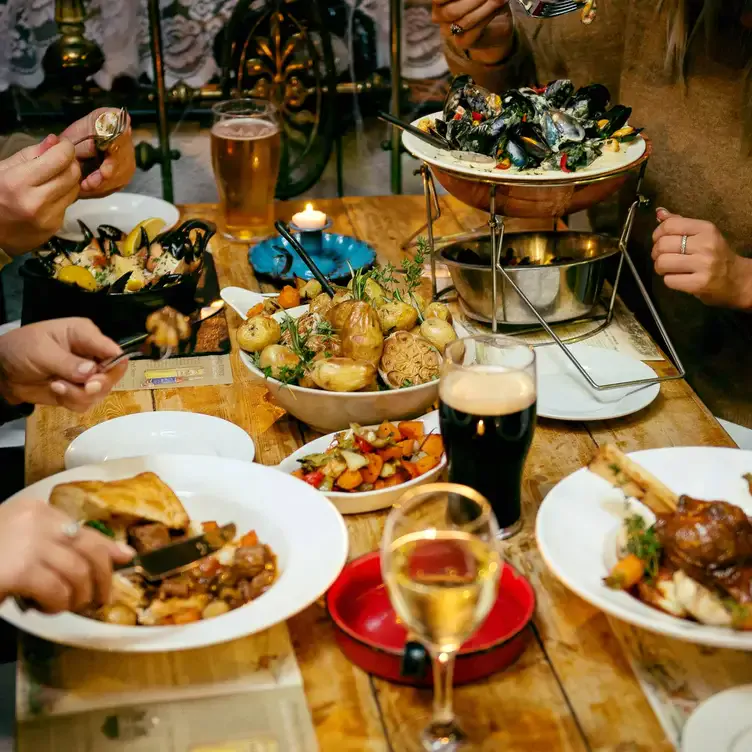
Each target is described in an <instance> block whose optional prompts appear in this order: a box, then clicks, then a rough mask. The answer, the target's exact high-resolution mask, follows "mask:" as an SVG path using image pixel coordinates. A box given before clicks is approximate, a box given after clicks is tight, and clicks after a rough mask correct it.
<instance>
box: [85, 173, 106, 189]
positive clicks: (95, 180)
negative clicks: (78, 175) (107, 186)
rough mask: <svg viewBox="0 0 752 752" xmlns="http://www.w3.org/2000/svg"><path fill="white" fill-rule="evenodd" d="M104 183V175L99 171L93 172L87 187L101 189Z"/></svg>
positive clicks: (87, 180)
mask: <svg viewBox="0 0 752 752" xmlns="http://www.w3.org/2000/svg"><path fill="white" fill-rule="evenodd" d="M103 181H104V178H103V177H102V173H101V172H100V171H99V170H97V171H96V172H92V173H91V175H89V177H87V178H86V185H87V186H88V187H89V188H99V186H100V185H102V182H103Z"/></svg>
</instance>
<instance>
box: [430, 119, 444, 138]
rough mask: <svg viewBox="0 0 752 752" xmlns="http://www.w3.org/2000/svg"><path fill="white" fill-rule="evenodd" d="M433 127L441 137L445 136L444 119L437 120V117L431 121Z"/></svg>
mask: <svg viewBox="0 0 752 752" xmlns="http://www.w3.org/2000/svg"><path fill="white" fill-rule="evenodd" d="M433 128H434V130H435V131H436V133H438V135H439V136H441V138H446V135H447V124H446V122H445V121H444V120H439V119H438V118H437V119H436V120H434V121H433Z"/></svg>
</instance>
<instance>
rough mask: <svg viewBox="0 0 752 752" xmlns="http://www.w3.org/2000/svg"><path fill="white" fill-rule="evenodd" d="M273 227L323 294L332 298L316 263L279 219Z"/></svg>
mask: <svg viewBox="0 0 752 752" xmlns="http://www.w3.org/2000/svg"><path fill="white" fill-rule="evenodd" d="M274 227H275V228H276V230H277V232H278V233H279V234H280V235H281V236H282V237H283V238H284V239H285V240H286V241H287V242H288V243H289V244H290V247H291V248H292V249H293V251H295V253H297V254H298V256H300V258H301V260H302V261H303V263H304V264H305V265H306V266H307V267H308V268H309V269H310V270H311V273H312V274H313V276H314V277H316V279H317V280H318V281H319V284H320V285H321V287H322V289H323V290H324V292H325V293H326V294H327V295H328V296H329V297H330V298H333V297H334V288H333V287H332V286H331V284H330V282H329V280H328V279H327V278H326V277H325V276H324V275H323V273H322V272H321V269H319V268H318V266H316V263H315V262H314V261H313V259H312V258H311V257H310V256H309V255H308V254H307V253H306V252H305V250H304V249H303V246H302V245H300V243H298V241H297V240H296V239H295V236H294V235H293V234H292V233H291V232H290V228H289V227H288V226H287V225H286V224H285V223H284V222H283V221H282V220H281V219H278V220H277V221H276V222H275V223H274Z"/></svg>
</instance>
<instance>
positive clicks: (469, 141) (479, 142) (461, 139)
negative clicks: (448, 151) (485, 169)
mask: <svg viewBox="0 0 752 752" xmlns="http://www.w3.org/2000/svg"><path fill="white" fill-rule="evenodd" d="M453 123H454V124H455V127H454V128H453V129H452V139H451V143H452V145H453V146H456V147H457V148H458V149H460V150H461V151H472V152H475V153H476V154H486V155H488V156H491V155H492V154H493V153H494V147H495V145H496V142H497V141H498V140H499V133H498V132H496V131H495V129H493V127H492V126H493V125H494V121H492V120H489V121H486V122H478V123H474V122H473V121H472V120H455V121H453ZM502 130H503V128H502Z"/></svg>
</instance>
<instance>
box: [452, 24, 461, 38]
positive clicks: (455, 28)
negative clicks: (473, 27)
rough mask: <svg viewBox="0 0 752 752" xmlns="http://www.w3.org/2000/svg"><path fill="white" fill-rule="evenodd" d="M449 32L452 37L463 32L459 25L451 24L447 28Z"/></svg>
mask: <svg viewBox="0 0 752 752" xmlns="http://www.w3.org/2000/svg"><path fill="white" fill-rule="evenodd" d="M449 31H451V32H452V35H453V36H455V37H456V36H457V35H458V34H462V33H463V32H464V31H465V30H464V29H463V28H462V27H461V26H460V25H459V24H457V23H453V24H452V25H451V26H450V27H449Z"/></svg>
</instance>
